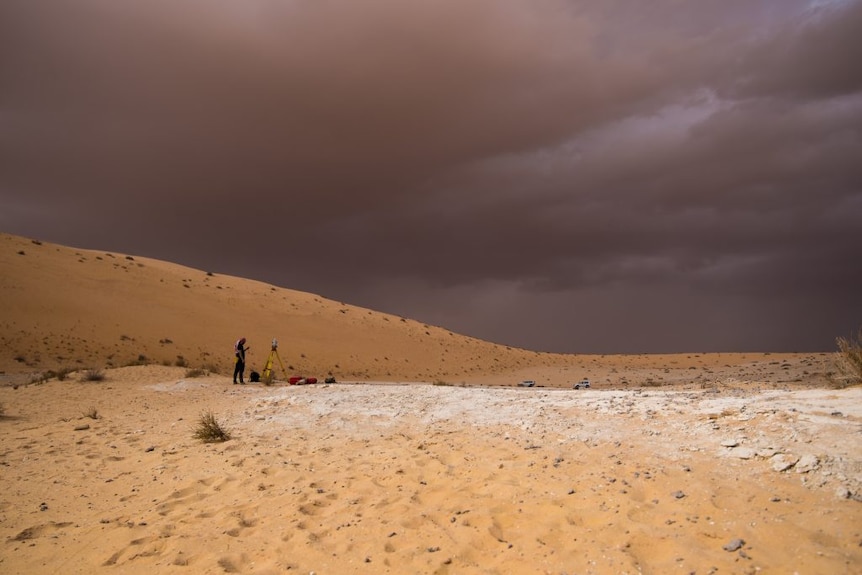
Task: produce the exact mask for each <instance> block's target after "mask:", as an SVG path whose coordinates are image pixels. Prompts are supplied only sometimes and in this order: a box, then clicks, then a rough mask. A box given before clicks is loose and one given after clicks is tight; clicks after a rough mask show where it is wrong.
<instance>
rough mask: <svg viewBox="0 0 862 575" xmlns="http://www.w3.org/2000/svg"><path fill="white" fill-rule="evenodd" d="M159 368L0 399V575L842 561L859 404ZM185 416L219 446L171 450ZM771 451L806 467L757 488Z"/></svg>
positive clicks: (826, 396) (755, 566) (783, 396)
mask: <svg viewBox="0 0 862 575" xmlns="http://www.w3.org/2000/svg"><path fill="white" fill-rule="evenodd" d="M183 371H184V370H183V369H181V368H175V367H173V368H168V367H157V366H150V367H129V368H122V369H117V370H111V371H110V372H108V378H107V380H106V381H103V382H100V383H82V382H75V381H66V382H59V381H52V382H49V383H46V384H44V385H28V386H24V387H19V388H18V389H12V388H10V387H6V388H2V389H0V401H2V402H3V404H4V405H5V406H6V413H7V415H6V416H5V417H4V418H3V419H2V420H0V426H2V436H0V437H2V439H0V464H2V468H0V469H2V483H3V490H2V495H0V518H2V520H0V539H2V543H0V545H2V548H0V549H2V553H0V557H2V559H0V570H2V571H3V572H4V573H10V574H12V573H22V574H23V573H53V572H62V573H99V572H106V573H107V572H123V573H151V572H153V571H154V570H155V571H156V572H176V573H291V572H292V573H310V572H315V573H381V572H382V573H668V572H683V573H691V572H695V573H708V572H714V573H749V572H751V573H754V572H761V573H793V572H798V573H857V572H859V569H860V566H862V547H860V543H862V507H860V503H859V501H857V500H854V499H853V497H852V496H853V494H858V493H859V489H860V479H862V468H860V458H859V455H860V439H859V438H860V426H862V390H860V389H850V390H842V391H827V390H808V391H804V390H803V391H799V390H795V391H778V390H776V391H766V392H755V393H751V392H743V391H733V390H730V391H724V392H715V391H663V390H645V391H640V390H638V391H625V390H610V391H587V392H586V393H584V392H576V391H574V390H554V389H548V390H543V389H535V388H534V389H528V390H527V389H518V388H509V389H505V388H486V387H449V386H439V385H438V386H435V385H428V384H424V385H422V384H413V385H393V384H387V385H371V384H336V385H314V386H272V387H265V386H260V385H258V386H234V385H232V384H231V383H230V381H229V380H228V379H227V378H225V377H206V378H194V379H187V378H184V377H183ZM92 407H95V408H96V410H97V412H98V415H99V417H98V419H91V418H88V417H85V416H83V415H82V414H83V413H84V412H87V411H89V410H90V409H91V408H92ZM204 410H212V411H213V412H214V413H215V414H217V416H218V418H219V419H220V421H222V422H223V423H224V425H226V426H227V427H228V428H230V430H231V431H232V433H233V435H234V439H231V440H230V441H228V442H225V443H221V444H203V443H200V442H199V441H197V440H194V439H192V428H193V427H194V423H195V422H196V419H197V417H198V416H199V414H200V413H201V412H202V411H204ZM839 413H840V414H839ZM82 422H86V423H88V425H89V427H88V428H87V429H85V430H80V431H75V428H76V426H78V425H79V424H80V423H82ZM779 456H780V457H785V458H789V459H796V460H798V461H800V462H801V461H803V460H804V459H805V458H813V459H815V460H816V463H815V464H814V465H813V467H812V468H811V469H810V470H808V471H805V472H804V473H799V472H798V470H797V469H795V468H794V467H790V468H788V469H787V470H785V471H781V472H779V471H776V470H775V469H773V464H774V462H775V461H776V459H777V458H778V457H779ZM797 465H798V463H797ZM734 539H742V540H744V541H745V543H744V545H742V546H741V548H739V549H738V550H735V551H733V552H729V551H726V550H725V549H724V548H723V547H724V546H726V545H728V544H729V543H731V542H732V541H733V540H734Z"/></svg>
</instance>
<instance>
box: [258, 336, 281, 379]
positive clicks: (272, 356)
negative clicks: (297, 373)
mask: <svg viewBox="0 0 862 575" xmlns="http://www.w3.org/2000/svg"><path fill="white" fill-rule="evenodd" d="M276 359H277V360H278V365H280V366H281V373H283V374H284V377H285V378H287V370H285V369H284V364H283V363H281V358H280V357H279V356H278V340H277V339H275V338H273V339H272V350H271V351H270V352H269V357H268V358H266V365H265V366H264V367H263V374H262V375H261V380H262V381H263V383H265V384H267V385H269V384H271V383H272V380H273V369H272V368H273V361H274V360H276Z"/></svg>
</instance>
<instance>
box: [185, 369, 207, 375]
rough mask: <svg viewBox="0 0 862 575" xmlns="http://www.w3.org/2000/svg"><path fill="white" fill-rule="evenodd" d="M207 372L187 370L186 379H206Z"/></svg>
mask: <svg viewBox="0 0 862 575" xmlns="http://www.w3.org/2000/svg"><path fill="white" fill-rule="evenodd" d="M206 374H207V372H206V371H205V370H203V369H200V368H197V367H195V368H192V369H187V370H186V377H204V376H205V375H206Z"/></svg>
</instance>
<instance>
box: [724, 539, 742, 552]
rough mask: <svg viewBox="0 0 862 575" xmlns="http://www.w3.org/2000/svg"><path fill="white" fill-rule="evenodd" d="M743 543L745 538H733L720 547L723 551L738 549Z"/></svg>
mask: <svg viewBox="0 0 862 575" xmlns="http://www.w3.org/2000/svg"><path fill="white" fill-rule="evenodd" d="M743 545H745V539H733V540H731V541H730V543H728V544H727V545H725V546H724V547H722V549H724V550H725V551H738V550H739V549H741V548H742V546H743Z"/></svg>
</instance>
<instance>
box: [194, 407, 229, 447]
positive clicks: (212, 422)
mask: <svg viewBox="0 0 862 575" xmlns="http://www.w3.org/2000/svg"><path fill="white" fill-rule="evenodd" d="M193 437H194V438H195V439H200V440H201V441H203V442H204V443H219V442H222V441H227V440H228V439H230V432H229V431H228V430H227V429H225V428H224V427H222V425H221V424H220V423H219V422H218V420H216V418H215V415H214V414H213V412H212V411H205V412H203V413H201V415H200V418H199V419H198V426H197V427H196V428H195V432H194V435H193Z"/></svg>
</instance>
